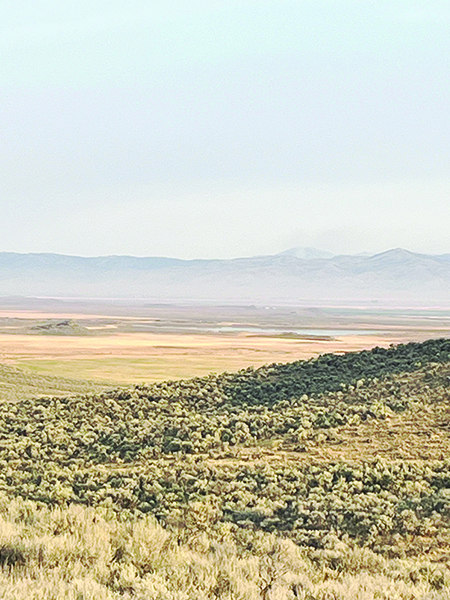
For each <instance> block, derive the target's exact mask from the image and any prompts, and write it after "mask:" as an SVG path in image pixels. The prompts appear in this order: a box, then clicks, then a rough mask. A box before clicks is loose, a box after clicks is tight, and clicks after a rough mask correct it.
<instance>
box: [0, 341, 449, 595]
mask: <svg viewBox="0 0 450 600" xmlns="http://www.w3.org/2000/svg"><path fill="white" fill-rule="evenodd" d="M449 430H450V341H448V340H430V341H428V342H425V343H423V344H407V345H403V346H398V347H392V348H389V349H387V350H386V349H380V348H376V349H374V350H372V351H370V352H367V351H365V352H361V353H353V354H347V355H343V356H336V355H324V356H322V357H320V358H319V359H315V360H310V361H300V362H297V363H291V364H286V365H282V364H280V365H269V366H266V367H262V368H261V369H256V370H255V369H246V370H243V371H241V372H238V373H224V374H222V375H217V376H216V375H211V376H208V377H205V378H196V379H193V380H187V381H173V382H164V383H159V384H153V385H139V386H135V387H134V388H133V389H117V390H113V391H109V392H101V393H97V394H84V395H73V396H67V397H60V398H42V397H41V398H24V399H23V400H20V401H17V402H9V403H5V404H4V405H3V409H2V411H1V413H0V567H1V572H0V598H13V599H14V598H17V599H18V600H19V599H20V600H22V599H25V598H31V599H34V598H36V599H37V598H42V599H44V598H54V599H59V598H71V599H72V598H73V599H76V600H86V599H91V598H92V599H94V598H99V599H102V598H108V599H116V598H117V599H119V598H121V599H124V598H126V599H130V600H131V599H132V598H138V599H142V600H144V599H146V600H147V599H148V600H153V599H155V600H157V599H159V600H166V599H167V600H168V599H177V600H178V599H180V600H181V599H183V600H190V599H191V598H192V599H193V598H195V599H197V598H224V599H228V600H232V599H236V600H241V599H242V600H246V599H253V598H255V599H256V598H263V599H264V600H282V599H283V600H284V599H286V600H287V599H293V598H304V599H308V600H315V599H323V600H325V599H327V600H329V599H330V600H331V599H342V600H344V599H348V598H356V599H359V598H361V599H368V600H369V599H375V598H384V599H386V600H387V599H391V598H392V599H394V598H399V599H408V600H409V599H411V600H412V599H413V598H427V599H434V598H435V599H436V600H437V599H438V598H447V597H450V592H449V589H450V587H449V586H450V568H449V567H450V460H449V459H450V435H449Z"/></svg>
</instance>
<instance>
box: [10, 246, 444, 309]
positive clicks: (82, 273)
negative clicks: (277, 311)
mask: <svg viewBox="0 0 450 600" xmlns="http://www.w3.org/2000/svg"><path fill="white" fill-rule="evenodd" d="M0 296H3V297H5V296H33V297H36V296H45V297H62V298H75V297H76V298H145V299H149V301H151V302H177V301H180V302H181V301H182V302H188V301H210V302H215V303H217V302H226V303H228V302H235V303H276V304H296V303H303V302H327V303H328V302H358V301H364V302H367V301H369V302H370V301H375V302H401V303H405V302H406V303H410V302H415V303H417V302H419V303H426V304H430V303H431V304H436V303H445V304H448V305H450V254H442V255H438V256H435V255H427V254H417V253H414V252H409V251H408V250H403V249H401V248H397V249H395V250H388V251H387V252H382V253H381V254H375V255H373V256H370V255H337V256H335V255H332V254H329V253H327V252H322V251H320V250H316V249H314V248H293V249H290V250H287V251H285V252H282V253H280V254H276V255H270V256H255V257H250V258H236V259H231V260H180V259H175V258H162V257H148V258H142V257H133V256H104V257H95V258H85V257H80V256H65V255H59V254H16V253H10V252H3V253H0Z"/></svg>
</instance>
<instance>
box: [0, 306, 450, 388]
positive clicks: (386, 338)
mask: <svg viewBox="0 0 450 600" xmlns="http://www.w3.org/2000/svg"><path fill="white" fill-rule="evenodd" d="M118 312H119V315H117V313H115V312H114V309H113V308H111V307H105V306H90V307H86V306H81V307H77V306H75V307H71V308H70V309H69V310H66V311H64V310H55V309H54V308H49V309H48V310H47V311H46V310H45V309H44V310H39V311H36V310H23V309H22V310H18V309H11V308H7V309H4V310H0V363H3V364H7V365H13V366H16V367H19V368H22V369H25V370H27V371H31V372H35V373H39V374H43V375H52V376H59V377H65V378H71V379H87V380H92V381H101V382H110V383H113V384H126V383H140V382H152V381H160V380H164V379H178V378H189V377H195V376H202V375H206V374H208V373H211V372H223V371H236V370H239V369H242V368H245V367H248V366H255V367H258V366H260V365H262V364H267V363H273V362H290V361H295V360H299V359H307V358H311V357H314V356H317V355H319V354H323V353H326V352H348V351H358V350H362V349H370V348H372V347H374V346H377V345H378V346H385V347H386V346H389V344H396V343H400V342H405V341H412V340H414V341H421V340H425V339H427V338H431V337H447V336H449V335H450V314H447V311H442V312H438V313H437V314H435V313H433V314H429V311H428V312H427V311H423V313H417V311H415V312H411V313H408V311H406V312H405V311H404V310H403V311H398V312H396V311H392V310H389V311H385V312H384V313H383V311H378V312H377V311H373V310H370V311H367V310H366V311H364V310H356V309H355V310H348V309H346V310H339V309H330V310H320V309H286V308H274V309H271V310H267V309H262V308H257V307H198V306H196V307H170V306H162V307H161V306H154V307H143V308H140V309H139V308H136V307H134V308H130V309H129V310H127V309H123V310H120V311H118ZM108 313H109V314H108ZM62 319H65V320H69V321H70V323H69V325H68V326H67V327H63V330H62V331H57V330H56V329H57V328H56V326H55V324H56V325H61V320H62ZM43 325H44V329H42V327H43ZM48 327H49V328H48ZM55 333H56V335H55Z"/></svg>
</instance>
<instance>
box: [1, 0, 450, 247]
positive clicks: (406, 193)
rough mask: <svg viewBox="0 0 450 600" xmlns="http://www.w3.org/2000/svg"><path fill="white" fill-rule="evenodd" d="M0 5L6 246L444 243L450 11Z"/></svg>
mask: <svg viewBox="0 0 450 600" xmlns="http://www.w3.org/2000/svg"><path fill="white" fill-rule="evenodd" d="M0 7H1V19H0V53H1V57H0V127H1V130H0V180H1V201H0V224H1V232H2V235H1V244H0V250H3V251H16V252H59V253H67V254H81V255H101V254H135V255H164V256H177V257H181V258H194V257H223V258H225V257H234V256H242V255H252V254H270V253H275V252H280V251H282V250H284V249H286V248H288V247H291V246H299V245H300V246H306V245H313V246H317V247H320V248H322V249H326V250H331V251H333V252H360V251H372V252H376V251H382V250H385V249H388V248H391V247H397V246H402V247H405V248H408V249H410V250H414V251H422V252H433V253H440V252H450V233H449V231H450V3H449V1H448V0H445V1H442V2H440V1H434V0H423V1H421V2H413V1H404V2H402V1H398V2H397V1H396V0H374V1H368V0H367V1H366V0H310V1H307V0H295V1H285V0H276V1H264V0H258V1H254V2H253V1H247V0H238V1H233V0H223V1H222V0H217V1H215V0H208V1H204V2H201V1H198V0H186V1H178V2H176V1H172V2H171V1H170V0H165V1H164V2H160V1H159V2H152V1H151V0H142V1H139V0H122V1H119V0H65V1H64V2H61V0H47V1H46V0H33V1H31V0H28V1H25V0H16V1H15V2H6V0H0Z"/></svg>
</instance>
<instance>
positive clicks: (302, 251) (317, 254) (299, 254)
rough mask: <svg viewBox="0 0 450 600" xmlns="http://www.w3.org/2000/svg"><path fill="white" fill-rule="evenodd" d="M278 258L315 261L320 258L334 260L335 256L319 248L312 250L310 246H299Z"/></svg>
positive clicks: (281, 253)
mask: <svg viewBox="0 0 450 600" xmlns="http://www.w3.org/2000/svg"><path fill="white" fill-rule="evenodd" d="M277 256H294V257H295V258H303V259H305V260H315V259H319V258H332V257H333V256H334V254H332V253H331V252H327V251H326V250H319V249H318V248H311V247H309V246H306V247H302V246H297V247H295V248H289V249H288V250H285V251H284V252H280V253H279V254H278V255H277Z"/></svg>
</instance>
